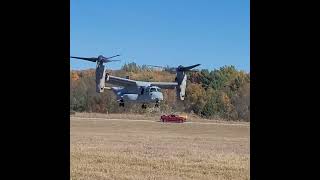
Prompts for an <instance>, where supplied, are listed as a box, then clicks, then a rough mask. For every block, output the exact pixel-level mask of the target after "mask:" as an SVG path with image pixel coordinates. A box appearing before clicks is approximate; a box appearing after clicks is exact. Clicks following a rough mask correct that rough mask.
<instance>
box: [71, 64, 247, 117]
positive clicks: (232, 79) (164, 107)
mask: <svg viewBox="0 0 320 180" xmlns="http://www.w3.org/2000/svg"><path fill="white" fill-rule="evenodd" d="M109 72H110V73H111V74H113V75H115V76H120V77H125V76H129V77H130V79H134V80H142V81H168V82H170V81H174V79H175V74H172V73H170V72H167V71H159V70H155V69H153V68H150V67H148V66H146V65H142V66H140V65H137V64H135V63H128V64H125V65H123V66H122V68H121V69H120V70H116V71H113V70H110V71H109ZM187 74H188V81H187V88H186V97H185V101H183V102H179V101H177V100H176V92H175V90H162V92H163V95H164V101H163V102H161V106H160V108H161V111H162V112H163V113H171V112H175V111H179V112H181V111H183V112H186V113H194V114H197V115H199V116H202V117H205V118H212V119H214V118H222V119H225V120H240V121H250V74H249V73H246V72H244V71H239V70H237V69H236V68H235V67H234V66H224V67H221V68H219V69H215V70H211V71H209V70H208V69H202V70H198V71H196V72H188V73H187ZM110 86H112V85H110ZM115 99H116V96H115V95H114V94H113V92H112V91H108V90H106V91H105V92H104V93H96V92H95V70H94V69H89V70H82V71H71V73H70V110H72V111H77V112H98V113H121V112H124V111H125V112H133V113H144V112H145V110H142V109H141V107H140V105H139V104H132V105H130V106H129V108H126V109H123V108H122V107H119V104H118V103H117V102H116V101H115ZM177 103H182V104H177ZM127 107H128V106H127Z"/></svg>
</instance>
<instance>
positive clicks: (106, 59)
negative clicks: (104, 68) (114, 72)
mask: <svg viewBox="0 0 320 180" xmlns="http://www.w3.org/2000/svg"><path fill="white" fill-rule="evenodd" d="M117 56H120V55H115V56H111V57H104V56H102V55H100V56H98V57H91V58H86V57H75V56H71V58H74V59H81V60H86V61H91V62H97V63H99V64H100V63H108V62H112V61H120V60H110V59H111V58H114V57H117Z"/></svg>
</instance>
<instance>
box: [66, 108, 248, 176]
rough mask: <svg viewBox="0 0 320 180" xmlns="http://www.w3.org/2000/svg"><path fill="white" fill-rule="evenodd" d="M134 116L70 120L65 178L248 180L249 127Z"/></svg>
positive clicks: (83, 115) (105, 116) (106, 116)
mask: <svg viewBox="0 0 320 180" xmlns="http://www.w3.org/2000/svg"><path fill="white" fill-rule="evenodd" d="M76 116H79V114H76ZM81 116H82V117H85V116H90V114H81ZM91 116H96V117H97V116H103V115H97V114H95V115H93V114H91ZM139 116H140V115H122V118H124V119H128V121H117V120H94V119H73V118H72V117H71V131H70V135H71V178H72V179H120V180H121V179H172V180H173V179H250V176H249V156H250V152H249V143H250V142H249V136H250V135H249V130H250V127H249V126H235V125H233V126H230V125H216V124H200V123H189V124H188V123H182V124H175V123H160V122H155V121H158V117H153V118H152V117H145V119H146V120H149V121H150V122H143V121H131V122H130V121H129V119H139ZM141 116H143V115H141ZM103 118H119V115H104V117H103ZM247 125H248V124H247Z"/></svg>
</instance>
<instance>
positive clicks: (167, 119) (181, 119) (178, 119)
mask: <svg viewBox="0 0 320 180" xmlns="http://www.w3.org/2000/svg"><path fill="white" fill-rule="evenodd" d="M186 120H187V118H186V117H183V116H179V115H175V114H170V115H162V116H161V117H160V121H161V122H177V123H183V122H185V121H186Z"/></svg>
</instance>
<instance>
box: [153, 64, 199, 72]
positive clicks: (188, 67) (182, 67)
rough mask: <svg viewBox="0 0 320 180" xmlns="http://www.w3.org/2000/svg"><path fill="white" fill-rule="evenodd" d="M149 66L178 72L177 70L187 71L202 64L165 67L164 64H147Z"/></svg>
mask: <svg viewBox="0 0 320 180" xmlns="http://www.w3.org/2000/svg"><path fill="white" fill-rule="evenodd" d="M147 66H151V67H158V68H162V69H164V70H166V71H169V72H172V73H176V72H181V71H183V72H186V71H192V70H191V69H193V68H195V67H197V66H200V64H195V65H192V66H186V67H185V66H182V65H180V66H178V67H164V66H154V65H147Z"/></svg>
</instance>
